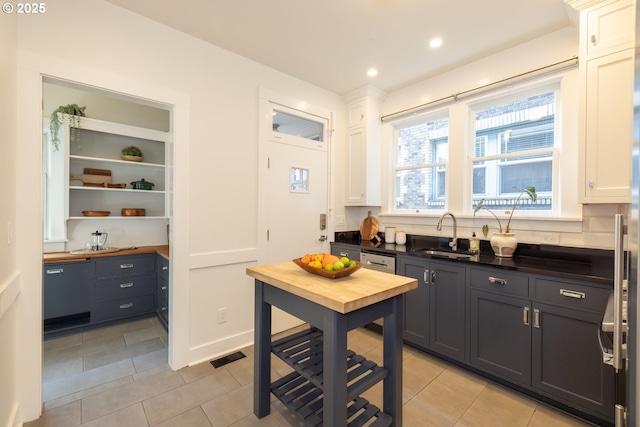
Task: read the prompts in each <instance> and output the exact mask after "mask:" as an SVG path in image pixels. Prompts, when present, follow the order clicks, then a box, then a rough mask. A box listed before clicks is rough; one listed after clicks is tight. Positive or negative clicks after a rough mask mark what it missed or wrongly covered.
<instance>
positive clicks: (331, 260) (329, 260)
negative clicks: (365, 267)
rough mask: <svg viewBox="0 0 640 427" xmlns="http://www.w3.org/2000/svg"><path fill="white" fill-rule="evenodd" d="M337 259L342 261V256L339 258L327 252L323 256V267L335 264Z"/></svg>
mask: <svg viewBox="0 0 640 427" xmlns="http://www.w3.org/2000/svg"><path fill="white" fill-rule="evenodd" d="M337 261H340V258H338V257H337V256H335V255H331V254H325V255H324V257H323V258H322V268H324V267H326V266H327V265H329V264H335V263H336V262H337Z"/></svg>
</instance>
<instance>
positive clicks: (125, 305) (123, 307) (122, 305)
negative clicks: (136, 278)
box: [120, 302, 133, 310]
mask: <svg viewBox="0 0 640 427" xmlns="http://www.w3.org/2000/svg"><path fill="white" fill-rule="evenodd" d="M131 307H133V303H132V302H128V303H126V304H120V308H121V309H123V310H124V309H126V308H131Z"/></svg>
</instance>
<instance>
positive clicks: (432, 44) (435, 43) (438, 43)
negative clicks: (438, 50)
mask: <svg viewBox="0 0 640 427" xmlns="http://www.w3.org/2000/svg"><path fill="white" fill-rule="evenodd" d="M440 46H442V39H440V38H435V39H432V40H431V41H430V42H429V47H440Z"/></svg>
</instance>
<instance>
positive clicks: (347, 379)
mask: <svg viewBox="0 0 640 427" xmlns="http://www.w3.org/2000/svg"><path fill="white" fill-rule="evenodd" d="M247 275H249V276H251V277H253V278H254V279H255V284H256V287H255V361H254V414H255V415H256V416H257V417H258V418H262V417H265V416H266V415H268V414H269V412H270V399H269V393H270V391H271V392H273V393H274V395H276V397H278V398H279V399H280V400H281V401H282V402H283V403H284V404H285V405H286V406H287V407H288V408H290V409H292V410H294V411H295V412H296V414H297V415H298V416H300V417H301V418H302V419H303V420H304V422H305V423H306V424H307V425H325V426H335V427H339V426H346V425H347V422H348V421H347V420H349V422H351V421H353V420H354V419H358V421H356V422H355V424H356V425H362V424H364V422H365V421H364V419H375V422H374V424H372V425H393V426H401V425H402V320H403V317H402V306H403V304H402V295H403V294H404V293H405V292H408V291H410V290H412V289H415V288H416V287H417V285H418V284H417V280H415V279H412V278H408V277H403V276H396V275H392V274H387V273H381V272H376V271H373V270H366V269H362V270H359V271H356V272H355V273H353V274H352V275H351V276H348V277H344V278H340V279H335V280H331V279H327V278H323V277H319V276H315V275H312V274H310V273H307V272H306V271H304V270H302V269H300V268H299V267H298V266H296V265H295V264H294V263H293V262H283V263H278V264H270V265H264V266H256V267H249V268H247ZM272 306H275V307H278V308H280V309H282V310H284V311H286V312H287V313H290V314H292V315H293V316H296V317H298V318H299V319H302V320H304V321H305V322H307V323H308V324H309V325H310V329H309V330H308V331H303V332H301V333H298V334H294V335H291V336H289V337H286V338H283V339H281V340H278V341H276V342H273V343H272V342H271V307H272ZM381 317H382V318H384V324H385V328H384V336H383V344H384V350H383V358H384V364H383V367H380V366H377V365H376V364H375V363H373V362H370V361H367V360H366V359H364V358H362V357H361V356H358V355H356V354H354V353H353V352H351V351H349V350H348V349H347V332H348V331H349V330H352V329H355V328H357V327H360V326H363V325H365V324H367V323H370V322H372V321H373V320H375V319H379V318H381ZM271 352H273V353H274V354H276V355H277V356H278V357H280V358H281V359H282V360H284V361H285V362H286V363H287V364H288V365H289V366H291V367H292V368H293V369H294V371H293V372H292V373H291V374H289V375H286V376H284V377H283V378H280V379H278V380H276V381H274V382H273V383H271V378H270V372H271V359H270V358H271V355H270V353H271ZM381 380H382V381H383V408H382V411H380V410H378V408H376V407H375V406H373V405H371V404H369V402H367V401H366V400H364V399H362V398H359V396H360V395H361V394H362V393H363V392H364V391H366V390H367V389H368V388H370V387H371V386H373V385H374V384H376V383H377V382H379V381H381ZM360 420H363V421H362V422H360Z"/></svg>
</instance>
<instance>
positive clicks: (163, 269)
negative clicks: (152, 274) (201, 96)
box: [158, 255, 169, 281]
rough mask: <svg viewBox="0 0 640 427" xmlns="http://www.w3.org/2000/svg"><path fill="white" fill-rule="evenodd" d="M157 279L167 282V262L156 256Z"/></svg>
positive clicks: (163, 258)
mask: <svg viewBox="0 0 640 427" xmlns="http://www.w3.org/2000/svg"><path fill="white" fill-rule="evenodd" d="M158 278H163V279H164V280H167V281H168V280H169V260H168V259H166V258H165V257H163V256H160V255H158Z"/></svg>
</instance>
